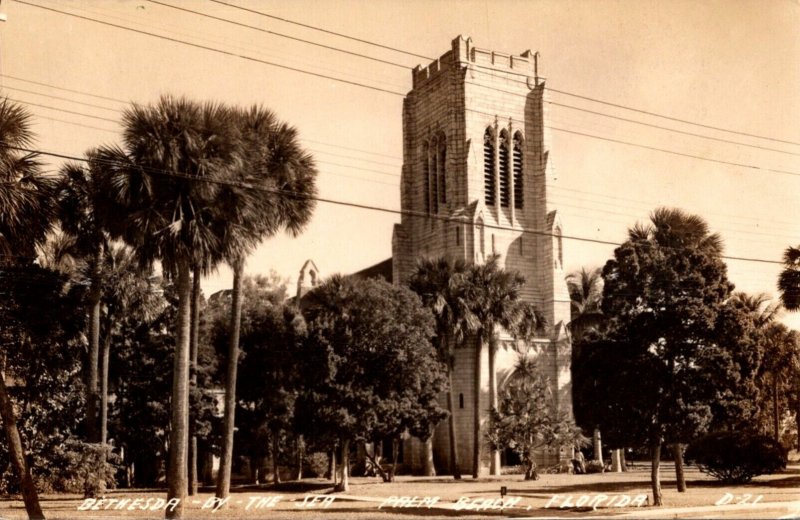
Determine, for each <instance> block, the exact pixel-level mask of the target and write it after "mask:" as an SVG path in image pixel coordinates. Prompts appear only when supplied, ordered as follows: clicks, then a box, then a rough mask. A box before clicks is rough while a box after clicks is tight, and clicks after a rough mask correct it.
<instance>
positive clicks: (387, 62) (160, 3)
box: [147, 0, 409, 70]
mask: <svg viewBox="0 0 800 520" xmlns="http://www.w3.org/2000/svg"><path fill="white" fill-rule="evenodd" d="M147 1H148V2H150V3H152V4H156V5H161V6H164V7H169V8H170V9H175V10H178V11H183V12H186V13H192V14H195V15H197V16H203V17H205V18H211V19H212V20H218V21H220V22H225V23H229V24H233V25H237V26H239V27H245V28H247V29H252V30H254V31H259V32H263V33H265V34H271V35H273V36H278V37H281V38H286V39H289V40H294V41H297V42H301V43H305V44H308V45H314V46H316V47H321V48H323V49H328V50H332V51H337V52H341V53H344V54H349V55H350V56H357V57H359V58H363V59H366V60H371V61H376V62H378V63H383V64H385V65H392V66H393V67H399V68H401V69H403V70H408V68H409V67H408V66H406V65H403V64H402V63H396V62H393V61H388V60H382V59H380V58H374V57H372V56H367V55H366V54H359V53H357V52H353V51H348V50H346V49H340V48H339V47H333V46H331V45H325V44H323V43H318V42H314V41H311V40H304V39H303V38H297V37H295V36H290V35H288V34H282V33H278V32H275V31H270V30H268V29H263V28H261V27H257V26H255V25H248V24H246V23H240V22H237V21H235V20H229V19H227V18H222V17H219V16H214V15H211V14H207V13H201V12H199V11H194V10H192V9H186V8H184V7H178V6H175V5H170V4H166V3H163V2H159V1H158V0H147Z"/></svg>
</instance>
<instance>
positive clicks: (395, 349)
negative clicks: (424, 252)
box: [296, 276, 446, 491]
mask: <svg viewBox="0 0 800 520" xmlns="http://www.w3.org/2000/svg"><path fill="white" fill-rule="evenodd" d="M306 301H307V302H308V303H307V305H308V306H307V308H306V309H305V311H304V314H305V316H306V321H307V324H308V341H307V342H306V345H305V346H304V349H303V352H302V353H301V359H303V360H304V361H305V365H304V367H303V368H304V374H305V375H306V386H305V389H304V391H303V393H302V395H301V396H300V399H299V401H298V410H297V411H296V416H297V417H298V418H299V419H301V421H300V424H299V426H300V427H301V431H303V432H304V433H305V434H306V435H307V436H309V437H311V438H314V437H325V436H333V437H338V438H339V439H341V446H342V453H343V459H344V460H343V464H342V475H341V477H342V479H341V483H340V486H339V489H340V490H342V491H346V490H347V489H348V473H349V464H348V460H347V459H348V453H349V446H350V443H351V442H368V441H373V440H375V439H376V438H377V437H379V436H384V435H385V436H393V437H394V436H398V435H400V434H401V433H402V432H403V431H406V430H408V431H410V433H411V434H413V435H415V436H417V437H419V438H421V439H426V438H427V437H429V436H430V435H431V434H432V427H433V425H435V424H436V422H437V421H439V420H441V419H443V418H444V416H445V412H444V411H443V410H441V408H439V406H438V400H437V395H438V394H439V392H441V391H443V390H444V389H445V387H446V367H445V366H444V364H442V363H441V362H440V361H439V359H438V358H437V355H436V351H435V349H434V348H433V346H432V345H431V343H430V338H431V337H432V336H433V334H434V320H433V317H432V316H431V314H430V312H429V311H428V310H427V309H425V308H424V307H423V306H422V303H421V302H420V301H419V298H418V297H417V296H416V295H415V294H414V293H413V292H411V291H410V290H408V289H406V288H404V287H396V286H392V285H390V284H388V283H386V282H383V281H379V280H371V279H370V280H357V279H353V278H344V277H342V276H334V277H332V278H330V279H328V280H326V281H325V282H323V283H322V284H321V285H319V286H318V287H316V288H315V289H313V290H312V291H311V292H309V293H308V295H307V296H306Z"/></svg>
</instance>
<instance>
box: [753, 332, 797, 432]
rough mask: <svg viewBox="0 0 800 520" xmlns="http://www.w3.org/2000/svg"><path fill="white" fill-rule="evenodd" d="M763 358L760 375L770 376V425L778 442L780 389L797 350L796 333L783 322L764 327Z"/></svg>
mask: <svg viewBox="0 0 800 520" xmlns="http://www.w3.org/2000/svg"><path fill="white" fill-rule="evenodd" d="M764 346H765V353H764V360H763V362H762V366H761V373H762V376H766V375H767V374H769V376H770V386H771V388H770V393H771V394H772V426H773V431H772V433H773V437H774V438H775V440H776V441H777V442H780V424H781V421H780V419H781V413H780V391H781V387H782V386H783V385H784V384H785V382H786V380H787V376H789V374H790V373H791V369H792V366H793V363H795V362H796V358H797V356H798V354H800V351H799V350H798V337H797V334H796V333H795V332H794V331H792V330H790V329H789V328H788V327H787V326H786V325H784V324H783V323H771V324H770V325H768V326H767V328H766V342H765V345H764Z"/></svg>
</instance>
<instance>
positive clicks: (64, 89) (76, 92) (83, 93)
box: [0, 74, 128, 103]
mask: <svg viewBox="0 0 800 520" xmlns="http://www.w3.org/2000/svg"><path fill="white" fill-rule="evenodd" d="M0 77H3V78H8V79H13V80H16V81H22V82H24V83H31V84H33V85H39V86H41V87H48V88H53V89H56V90H63V91H65V92H72V93H74V94H81V95H84V96H90V97H95V98H98V99H105V100H107V101H116V102H117V103H128V101H125V100H122V99H117V98H112V97H106V96H101V95H99V94H92V93H90V92H85V91H83V90H72V89H69V88H64V87H58V86H56V85H51V84H49V83H40V82H38V81H33V80H30V79H25V78H20V77H18V76H11V75H10V74H0ZM4 88H9V87H4Z"/></svg>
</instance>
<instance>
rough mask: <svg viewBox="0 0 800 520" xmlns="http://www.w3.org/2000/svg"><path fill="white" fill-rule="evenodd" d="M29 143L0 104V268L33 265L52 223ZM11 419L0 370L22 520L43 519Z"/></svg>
mask: <svg viewBox="0 0 800 520" xmlns="http://www.w3.org/2000/svg"><path fill="white" fill-rule="evenodd" d="M32 141H33V134H32V133H31V131H30V115H29V114H28V112H27V111H25V109H23V108H21V107H19V106H17V105H15V104H14V103H12V102H10V101H9V100H8V99H6V98H3V99H0V266H3V265H5V266H14V265H24V264H26V263H29V262H31V261H33V259H34V258H35V256H36V246H37V244H39V243H41V242H42V241H43V240H44V239H45V236H46V235H47V232H48V231H49V230H50V228H51V226H52V224H53V220H54V217H55V213H54V211H53V210H54V205H53V204H52V198H53V195H54V190H55V181H54V179H52V178H50V177H48V176H46V175H45V174H43V173H42V169H41V164H40V163H39V160H38V157H37V155H36V154H35V153H31V152H26V151H25V150H23V149H24V148H26V147H27V146H28V145H30V144H31V142H32ZM0 368H2V367H0ZM15 415H16V414H15V412H14V407H13V403H12V402H11V399H10V397H9V395H8V391H7V388H6V382H5V374H4V370H0V417H2V419H3V429H4V430H5V433H6V440H7V442H8V451H9V455H10V458H11V465H12V467H13V468H14V471H15V472H16V474H17V477H18V478H19V480H20V488H21V491H22V499H23V501H24V503H25V510H26V512H27V513H28V518H44V515H43V514H42V508H41V506H40V505H39V496H38V494H37V492H36V486H35V485H34V483H33V479H32V478H31V473H30V468H29V467H28V464H27V462H26V459H25V449H24V447H23V445H22V439H21V438H20V435H19V430H18V429H17V419H16V416H15Z"/></svg>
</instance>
